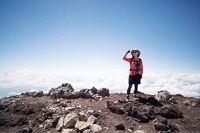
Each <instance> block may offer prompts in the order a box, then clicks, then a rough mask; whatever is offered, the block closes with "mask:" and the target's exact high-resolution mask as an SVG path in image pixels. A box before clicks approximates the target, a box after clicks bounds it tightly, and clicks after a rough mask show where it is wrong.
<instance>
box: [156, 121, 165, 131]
mask: <svg viewBox="0 0 200 133" xmlns="http://www.w3.org/2000/svg"><path fill="white" fill-rule="evenodd" d="M154 127H155V129H156V130H158V131H167V129H168V128H167V125H165V124H163V123H160V122H156V123H154Z"/></svg>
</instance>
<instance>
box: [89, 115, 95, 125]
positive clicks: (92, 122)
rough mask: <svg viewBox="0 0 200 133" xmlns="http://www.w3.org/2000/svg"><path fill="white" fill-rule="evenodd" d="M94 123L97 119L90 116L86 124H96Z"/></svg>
mask: <svg viewBox="0 0 200 133" xmlns="http://www.w3.org/2000/svg"><path fill="white" fill-rule="evenodd" d="M96 121H97V118H96V117H94V116H93V115H91V116H90V117H89V118H88V119H87V122H88V123H89V124H90V125H92V124H94V123H96Z"/></svg>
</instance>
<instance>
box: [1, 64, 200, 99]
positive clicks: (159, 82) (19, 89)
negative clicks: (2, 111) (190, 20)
mask: <svg viewBox="0 0 200 133" xmlns="http://www.w3.org/2000/svg"><path fill="white" fill-rule="evenodd" d="M62 83H69V84H71V85H72V87H73V88H74V89H75V91H78V90H80V89H84V88H88V89H90V88H92V87H96V88H97V89H99V88H103V87H105V88H108V89H109V90H110V93H126V90H127V86H128V71H121V70H112V71H108V70H107V71H106V70H105V71H103V70H99V71H97V70H96V71H95V70H91V71H89V70H78V71H77V70H64V71H61V70H39V69H28V68H16V69H6V68H3V69H0V98H1V97H7V96H11V95H16V94H20V93H24V92H29V91H40V90H42V91H44V92H46V93H47V92H48V91H49V90H50V89H51V88H56V87H58V86H60V85H61V84H62ZM161 90H167V91H169V92H170V93H171V94H182V95H184V96H186V97H198V98H200V72H169V71H145V73H144V74H143V78H142V81H141V84H140V85H139V91H141V92H144V93H147V94H157V92H158V91H161ZM132 91H133V89H132Z"/></svg>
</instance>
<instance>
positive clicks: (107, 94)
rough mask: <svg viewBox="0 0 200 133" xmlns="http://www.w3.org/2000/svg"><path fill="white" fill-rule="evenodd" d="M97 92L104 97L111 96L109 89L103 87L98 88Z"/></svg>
mask: <svg viewBox="0 0 200 133" xmlns="http://www.w3.org/2000/svg"><path fill="white" fill-rule="evenodd" d="M97 94H98V95H100V96H102V97H105V96H109V89H106V88H101V89H99V90H97Z"/></svg>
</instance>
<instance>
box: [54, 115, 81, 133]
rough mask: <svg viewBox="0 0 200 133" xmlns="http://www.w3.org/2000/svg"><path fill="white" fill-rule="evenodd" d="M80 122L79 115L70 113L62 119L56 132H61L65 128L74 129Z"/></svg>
mask: <svg viewBox="0 0 200 133" xmlns="http://www.w3.org/2000/svg"><path fill="white" fill-rule="evenodd" d="M77 120H78V115H77V114H76V113H69V114H67V115H63V116H61V117H60V119H59V121H58V124H57V126H56V130H58V131H60V130H61V129H62V128H63V127H64V128H70V127H74V126H75V124H76V122H77Z"/></svg>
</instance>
